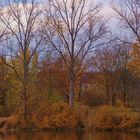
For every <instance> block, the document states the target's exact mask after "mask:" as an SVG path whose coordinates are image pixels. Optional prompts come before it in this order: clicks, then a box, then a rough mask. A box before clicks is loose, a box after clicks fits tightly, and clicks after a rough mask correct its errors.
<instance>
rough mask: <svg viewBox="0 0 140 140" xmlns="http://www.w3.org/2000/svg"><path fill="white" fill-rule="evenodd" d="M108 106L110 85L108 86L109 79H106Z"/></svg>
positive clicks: (107, 102)
mask: <svg viewBox="0 0 140 140" xmlns="http://www.w3.org/2000/svg"><path fill="white" fill-rule="evenodd" d="M105 86H106V105H108V104H109V84H108V79H106V85H105Z"/></svg>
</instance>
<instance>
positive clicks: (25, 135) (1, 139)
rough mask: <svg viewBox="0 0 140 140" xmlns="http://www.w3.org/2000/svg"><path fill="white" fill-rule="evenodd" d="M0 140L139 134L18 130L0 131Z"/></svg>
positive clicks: (117, 139)
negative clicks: (4, 132)
mask: <svg viewBox="0 0 140 140" xmlns="http://www.w3.org/2000/svg"><path fill="white" fill-rule="evenodd" d="M0 140H140V135H136V134H127V133H120V132H85V133H76V132H44V131H43V132H20V133H11V134H2V133H0Z"/></svg>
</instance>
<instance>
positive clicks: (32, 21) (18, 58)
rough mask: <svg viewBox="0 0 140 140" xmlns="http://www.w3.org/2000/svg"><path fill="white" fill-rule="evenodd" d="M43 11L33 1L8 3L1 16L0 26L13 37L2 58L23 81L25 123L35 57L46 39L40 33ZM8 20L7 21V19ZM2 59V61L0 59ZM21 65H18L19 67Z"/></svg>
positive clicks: (4, 48)
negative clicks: (4, 27)
mask: <svg viewBox="0 0 140 140" xmlns="http://www.w3.org/2000/svg"><path fill="white" fill-rule="evenodd" d="M40 14H41V10H40V8H39V5H38V4H37V3H35V1H34V0H22V1H20V0H13V1H12V0H9V3H8V6H6V8H4V9H3V12H2V13H1V15H0V22H1V23H2V24H3V25H5V26H6V27H7V29H8V31H9V32H10V34H11V37H10V38H9V39H8V40H7V41H6V43H5V47H3V48H2V49H3V50H5V53H4V54H3V55H5V56H6V58H7V61H5V60H4V59H2V61H3V62H4V63H5V64H6V65H7V66H9V67H10V68H11V69H12V70H13V71H14V72H15V74H16V76H17V78H18V80H19V81H20V83H21V85H22V87H21V94H22V101H23V108H24V119H25V120H27V114H28V113H27V107H28V106H27V105H28V101H27V100H28V93H27V92H28V91H29V86H28V85H29V81H30V79H29V73H30V65H31V62H32V59H33V57H34V56H35V55H36V54H37V53H39V52H40V51H41V49H40V48H39V46H40V45H41V43H42V41H43V36H42V34H41V32H40V29H39V23H40V20H41V19H40ZM7 17H8V18H7ZM1 58H3V57H1ZM17 62H18V63H17Z"/></svg>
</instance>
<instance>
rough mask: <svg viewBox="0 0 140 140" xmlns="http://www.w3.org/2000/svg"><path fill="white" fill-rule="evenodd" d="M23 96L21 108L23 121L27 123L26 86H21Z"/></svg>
mask: <svg viewBox="0 0 140 140" xmlns="http://www.w3.org/2000/svg"><path fill="white" fill-rule="evenodd" d="M23 96H24V100H23V107H24V110H23V111H24V120H25V121H27V114H28V113H27V90H26V86H24V85H23Z"/></svg>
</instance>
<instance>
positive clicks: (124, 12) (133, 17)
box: [113, 0, 140, 47]
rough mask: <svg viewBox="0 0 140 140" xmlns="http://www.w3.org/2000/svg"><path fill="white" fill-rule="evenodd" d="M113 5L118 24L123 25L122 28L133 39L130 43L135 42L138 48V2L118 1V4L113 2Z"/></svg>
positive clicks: (139, 35) (139, 15) (139, 32)
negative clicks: (130, 34) (131, 35)
mask: <svg viewBox="0 0 140 140" xmlns="http://www.w3.org/2000/svg"><path fill="white" fill-rule="evenodd" d="M113 5H114V6H113V9H114V11H115V13H116V14H117V17H118V19H119V20H120V22H121V23H123V27H125V29H127V31H130V32H131V33H132V34H133V37H134V38H133V39H132V41H133V42H131V43H134V42H135V43H136V42H137V43H138V44H139V45H138V46H139V47H140V1H139V0H123V1H118V3H116V2H114V4H113ZM116 5H117V6H116ZM130 32H129V33H130ZM127 33H128V32H127Z"/></svg>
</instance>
